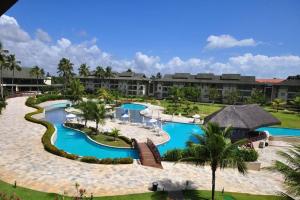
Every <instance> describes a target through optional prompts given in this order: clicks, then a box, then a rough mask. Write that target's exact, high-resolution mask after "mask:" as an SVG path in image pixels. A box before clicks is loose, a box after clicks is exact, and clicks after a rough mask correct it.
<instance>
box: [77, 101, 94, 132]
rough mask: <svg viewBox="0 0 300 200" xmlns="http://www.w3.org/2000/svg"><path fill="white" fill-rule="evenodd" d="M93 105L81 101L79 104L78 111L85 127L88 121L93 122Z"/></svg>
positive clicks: (89, 102)
mask: <svg viewBox="0 0 300 200" xmlns="http://www.w3.org/2000/svg"><path fill="white" fill-rule="evenodd" d="M93 103H94V102H92V101H86V102H85V101H83V102H81V103H80V104H79V109H80V110H81V112H82V114H81V116H82V117H83V119H84V126H85V127H86V124H87V121H88V120H93V114H92V113H93Z"/></svg>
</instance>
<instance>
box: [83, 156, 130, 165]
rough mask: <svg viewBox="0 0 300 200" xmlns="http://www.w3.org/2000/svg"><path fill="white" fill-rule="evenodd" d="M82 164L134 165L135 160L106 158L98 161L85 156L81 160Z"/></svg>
mask: <svg viewBox="0 0 300 200" xmlns="http://www.w3.org/2000/svg"><path fill="white" fill-rule="evenodd" d="M80 161H81V162H87V163H95V164H132V163H133V159H132V158H129V157H127V158H104V159H98V158H96V157H93V156H84V157H82V158H81V159H80Z"/></svg>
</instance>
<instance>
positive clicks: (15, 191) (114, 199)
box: [0, 180, 167, 200]
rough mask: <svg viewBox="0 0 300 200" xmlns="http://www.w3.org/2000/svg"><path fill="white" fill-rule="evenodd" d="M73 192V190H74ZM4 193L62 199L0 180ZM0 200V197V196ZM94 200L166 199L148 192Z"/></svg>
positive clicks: (23, 197) (34, 198) (26, 199)
mask: <svg viewBox="0 0 300 200" xmlns="http://www.w3.org/2000/svg"><path fill="white" fill-rule="evenodd" d="M74 191H75V189H74ZM2 192H4V193H5V194H6V195H7V196H11V195H13V194H15V195H16V196H17V197H19V198H20V199H21V200H54V199H57V200H61V199H63V197H62V196H61V195H58V194H54V193H44V192H39V191H35V190H30V189H27V188H23V187H17V188H14V187H13V186H12V185H10V184H8V183H5V182H3V181H1V180H0V194H1V193H2ZM0 199H1V195H0ZM64 199H65V200H71V199H72V198H70V197H66V198H64ZM93 199H94V200H110V199H111V200H139V199H145V200H164V199H167V193H166V192H155V193H154V192H149V193H142V194H130V195H120V196H110V197H94V198H93Z"/></svg>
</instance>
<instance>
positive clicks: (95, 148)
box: [46, 108, 138, 158]
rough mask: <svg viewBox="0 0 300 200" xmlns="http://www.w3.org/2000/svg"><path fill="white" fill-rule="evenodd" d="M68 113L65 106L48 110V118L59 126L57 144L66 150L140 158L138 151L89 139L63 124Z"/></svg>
mask: <svg viewBox="0 0 300 200" xmlns="http://www.w3.org/2000/svg"><path fill="white" fill-rule="evenodd" d="M65 116H66V113H65V111H64V109H63V108H59V109H54V110H50V111H47V112H46V120H47V121H49V122H52V123H53V124H54V125H55V127H56V128H57V139H56V141H55V146H56V147H57V148H59V149H62V150H64V151H66V152H69V153H72V154H76V155H80V156H95V157H97V158H124V157H132V158H138V154H137V151H135V150H133V149H121V148H112V147H106V146H103V145H99V144H96V143H94V142H92V141H91V140H89V139H88V138H87V137H86V136H85V135H84V134H83V133H81V132H79V131H75V130H72V129H69V128H65V127H64V126H62V123H63V122H64V120H65Z"/></svg>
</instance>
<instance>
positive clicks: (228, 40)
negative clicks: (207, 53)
mask: <svg viewBox="0 0 300 200" xmlns="http://www.w3.org/2000/svg"><path fill="white" fill-rule="evenodd" d="M206 41H207V42H208V44H207V45H206V46H205V48H206V49H224V48H232V47H245V46H255V45H257V43H256V42H255V40H254V39H252V38H248V39H242V40H237V39H236V38H234V37H233V36H231V35H219V36H217V35H210V36H209V37H208V38H207V40H206Z"/></svg>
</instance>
